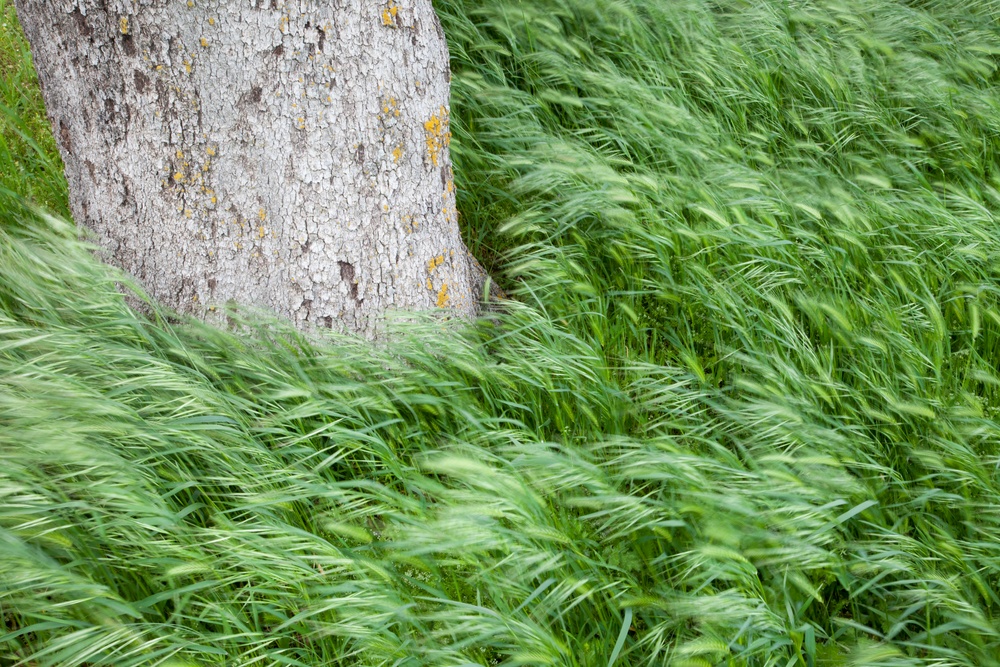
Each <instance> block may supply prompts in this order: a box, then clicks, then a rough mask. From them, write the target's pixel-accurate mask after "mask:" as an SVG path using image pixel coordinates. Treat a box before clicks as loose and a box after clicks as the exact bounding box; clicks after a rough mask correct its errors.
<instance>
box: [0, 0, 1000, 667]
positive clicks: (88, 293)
mask: <svg viewBox="0 0 1000 667" xmlns="http://www.w3.org/2000/svg"><path fill="white" fill-rule="evenodd" d="M0 1H2V0H0ZM3 7H4V5H2V4H0V8H3ZM438 11H439V13H440V14H441V15H442V19H443V22H444V24H445V29H446V32H447V34H448V38H449V44H450V48H451V53H452V59H453V63H452V65H453V71H454V79H453V95H454V100H453V110H452V114H453V131H454V133H455V140H454V144H453V147H454V157H455V164H456V177H457V179H458V181H459V185H460V188H459V192H460V202H459V204H460V209H461V210H462V212H463V217H462V223H463V225H464V231H465V233H466V235H467V239H468V242H469V245H470V246H471V247H472V248H473V249H474V250H475V251H476V252H477V254H479V255H480V256H481V257H483V258H484V262H485V263H486V264H488V265H490V266H491V268H492V269H493V270H494V271H495V272H496V274H497V275H498V277H499V278H500V279H501V280H502V281H503V284H504V286H505V287H506V288H508V291H509V292H511V293H512V294H514V295H515V296H516V300H515V301H512V302H510V303H509V306H508V308H507V312H506V313H504V314H502V315H498V316H495V317H491V318H489V319H488V320H484V321H482V322H479V323H476V324H475V325H474V326H466V327H459V326H457V325H455V326H450V327H444V328H443V327H442V324H441V323H440V322H435V321H433V320H429V321H426V322H422V323H420V322H418V323H408V324H405V325H404V324H400V325H399V331H398V332H397V334H396V339H397V340H398V343H397V344H394V346H393V347H392V349H391V350H385V349H381V348H373V347H371V346H368V345H366V344H363V343H361V342H358V341H355V340H351V339H321V340H314V339H309V338H306V337H305V336H303V335H301V334H298V333H295V332H294V331H291V330H289V329H288V328H287V327H285V326H284V325H283V324H281V323H278V322H271V321H267V320H266V319H262V318H261V317H260V316H259V315H246V314H239V313H234V317H235V318H237V319H239V320H240V321H241V322H242V325H241V326H239V327H237V328H236V329H235V330H236V331H238V332H239V333H234V332H225V331H219V330H216V329H212V328H210V327H207V326H204V325H201V324H197V323H192V322H184V323H180V324H177V323H172V322H173V320H171V319H170V318H168V317H167V316H166V315H165V314H163V313H160V312H159V311H158V310H155V309H154V313H153V316H152V317H150V318H143V317H140V316H137V315H136V314H134V313H133V312H132V311H130V310H129V309H128V308H127V307H126V306H125V305H124V303H123V299H122V297H121V295H120V292H119V289H118V288H117V287H116V281H118V282H120V281H124V282H125V284H126V285H127V284H128V282H127V280H125V279H124V278H123V277H122V276H120V275H118V274H117V273H116V272H115V271H114V270H112V269H110V268H108V267H106V266H103V265H100V264H98V263H97V262H96V261H95V260H94V259H93V258H92V256H91V255H90V254H89V252H88V247H87V246H86V245H85V243H83V242H81V241H79V240H77V237H76V234H75V231H74V230H73V229H72V228H71V227H70V226H68V225H67V224H66V223H63V222H60V221H59V220H57V219H55V218H50V217H48V216H46V215H43V214H39V213H38V212H37V209H35V208H32V207H29V206H24V205H20V204H17V203H16V202H15V201H14V200H11V203H9V204H7V205H6V208H4V210H3V212H2V213H0V216H2V220H0V235H2V237H3V238H2V239H0V271H2V272H3V273H2V280H0V618H2V623H3V626H0V664H3V665H8V664H9V665H32V666H34V665H100V664H107V665H174V666H179V665H229V664H232V665H326V664H358V665H422V664H433V665H438V664H443V665H463V664H482V665H492V664H504V665H545V664H553V665H556V664H558V665H581V666H582V665H600V666H602V667H603V666H604V665H619V666H620V665H658V664H671V665H689V666H698V665H727V666H730V665H732V666H771V665H774V666H781V667H784V666H788V667H793V666H796V665H798V666H803V667H814V666H817V665H859V666H860V665H884V666H887V667H889V666H892V667H901V666H911V665H913V666H916V665H928V666H930V665H934V666H935V667H943V666H945V665H969V666H987V665H997V664H998V663H1000V658H998V656H1000V625H998V619H1000V597H998V595H1000V594H998V591H1000V509H998V508H1000V478H998V470H1000V456H998V454H1000V446H998V445H1000V427H998V422H997V414H998V408H1000V394H998V387H1000V373H998V370H997V368H998V362H1000V348H998V342H1000V302H998V295H1000V290H998V271H997V266H998V260H1000V225H998V224H997V218H996V216H997V211H998V207H1000V194H998V191H997V187H998V183H1000V181H998V172H997V166H998V159H997V158H998V150H1000V144H998V140H997V137H998V136H1000V134H998V130H1000V127H998V125H1000V115H998V102H1000V96H998V94H997V92H996V84H997V77H998V66H1000V60H998V56H1000V29H998V28H997V26H998V25H1000V23H998V21H997V19H998V18H1000V16H998V15H1000V6H998V5H997V4H996V3H992V2H986V1H980V2H976V3H970V2H968V1H965V2H948V1H938V2H888V1H880V0H843V1H840V2H837V1H833V0H827V1H823V2H813V3H805V2H802V3H799V2H779V1H778V0H762V1H760V2H742V1H738V0H716V1H715V2H704V1H698V2H696V1H694V0H690V1H671V2H666V1H659V0H654V1H652V2H650V1H646V2H632V1H631V0H618V1H611V0H600V1H598V0H573V1H572V2H570V1H569V0H565V1H564V0H538V1H536V2H532V3H523V2H518V1H515V0H490V1H489V2H475V3H473V2H469V3H466V2H464V1H463V0H445V1H442V2H439V3H438ZM6 12H7V13H6V14H4V16H5V17H6V19H9V18H10V17H11V16H12V15H11V14H10V10H9V8H8V9H6ZM5 34H6V33H5ZM8 45H13V46H8ZM4 48H5V51H4V53H3V56H2V57H0V62H3V63H14V64H15V66H16V71H18V72H20V73H21V75H22V76H23V75H24V72H25V69H24V68H25V67H26V66H27V63H28V57H27V55H26V54H25V53H24V51H23V42H21V41H17V39H16V38H11V39H10V40H9V41H8V42H5V46H4ZM16 49H22V50H21V51H17V50H16ZM4 67H9V65H8V64H5V65H4ZM5 71H7V70H5ZM25 81H27V79H25ZM15 88H16V89H17V90H19V91H21V93H20V94H22V97H18V98H17V99H16V100H15V101H14V102H10V101H5V102H4V105H5V108H7V109H16V111H15V112H13V113H9V114H7V115H6V116H5V117H4V118H5V123H6V125H5V126H4V134H3V136H4V137H14V138H15V140H17V141H22V144H18V145H19V146H21V148H18V149H16V150H14V151H11V150H9V151H8V153H7V154H6V155H9V156H11V157H9V158H3V159H5V160H7V161H6V162H0V166H2V169H3V173H4V178H5V179H7V178H13V177H10V176H9V174H10V173H13V172H9V171H8V170H9V166H8V165H9V164H10V162H11V161H21V163H22V164H27V165H29V166H30V165H35V166H34V167H30V168H26V169H25V170H24V171H22V172H18V173H22V174H33V175H32V176H30V177H29V176H25V180H24V182H23V183H21V184H18V181H16V180H5V181H4V183H5V184H7V185H5V187H8V188H10V189H16V190H17V191H18V192H20V193H21V194H22V195H24V196H26V197H29V198H30V199H32V200H33V201H35V202H40V203H43V204H45V205H48V206H50V207H55V208H56V209H57V210H63V211H64V204H59V202H63V201H65V199H64V198H65V194H64V192H62V191H61V190H58V187H59V186H58V185H57V183H58V180H57V179H55V178H54V177H51V176H50V175H51V174H52V173H54V172H52V171H51V168H50V167H48V166H39V165H47V164H50V163H51V161H52V160H54V158H53V157H52V144H51V138H50V137H48V136H47V135H42V134H37V133H38V131H39V128H40V127H41V125H40V121H39V119H43V118H44V116H43V113H42V110H41V108H40V106H39V102H38V99H37V96H36V93H35V92H33V91H34V90H35V89H34V88H32V87H31V86H30V84H27V83H25V84H22V85H20V86H19V87H15ZM13 89H14V88H10V87H8V88H7V89H5V90H8V91H9V90H13ZM7 94H9V93H7ZM5 99H7V100H9V99H10V98H5ZM18 105H20V106H18ZM18 128H22V131H20V132H19V130H18ZM23 128H28V129H30V132H29V131H27V130H24V129H23ZM31 128H33V129H31ZM32 133H35V134H32ZM17 137H21V138H20V139H17ZM29 139H30V140H29ZM8 141H13V140H8ZM31 142H34V143H35V144H36V145H37V146H39V147H42V149H43V150H41V151H40V152H39V151H35V152H32V150H34V149H32V148H31V146H32V143H31ZM8 145H13V144H8ZM0 157H2V156H0ZM32 169H34V171H32ZM33 188H34V189H33ZM5 201H6V200H5ZM59 206H63V208H62V209H59ZM131 289H138V288H136V287H134V286H133V287H132V288H131Z"/></svg>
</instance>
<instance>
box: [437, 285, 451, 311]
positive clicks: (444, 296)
mask: <svg viewBox="0 0 1000 667" xmlns="http://www.w3.org/2000/svg"><path fill="white" fill-rule="evenodd" d="M450 298H451V297H449V296H448V283H441V289H440V290H439V291H438V299H437V307H438V308H444V307H445V306H447V305H448V300H449V299H450Z"/></svg>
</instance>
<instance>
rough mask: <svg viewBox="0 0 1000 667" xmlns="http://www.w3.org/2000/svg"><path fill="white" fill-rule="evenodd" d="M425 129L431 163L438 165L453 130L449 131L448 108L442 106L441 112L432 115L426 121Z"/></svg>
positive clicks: (449, 141)
mask: <svg viewBox="0 0 1000 667" xmlns="http://www.w3.org/2000/svg"><path fill="white" fill-rule="evenodd" d="M424 131H425V132H426V134H427V154H428V155H429V156H430V158H431V163H432V164H433V165H434V166H435V167H437V166H438V158H439V156H440V155H441V151H442V150H444V149H445V148H447V147H448V144H450V143H451V132H449V131H448V110H447V109H445V108H444V107H443V106H442V107H441V112H440V114H435V115H433V116H431V118H430V120H428V121H427V122H426V123H424Z"/></svg>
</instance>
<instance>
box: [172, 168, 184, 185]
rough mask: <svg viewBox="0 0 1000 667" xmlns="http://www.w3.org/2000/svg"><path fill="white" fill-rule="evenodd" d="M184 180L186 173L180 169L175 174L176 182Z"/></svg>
mask: <svg viewBox="0 0 1000 667" xmlns="http://www.w3.org/2000/svg"><path fill="white" fill-rule="evenodd" d="M183 180H184V174H183V173H181V172H179V171H178V172H176V173H175V174H174V183H180V182H181V181H183Z"/></svg>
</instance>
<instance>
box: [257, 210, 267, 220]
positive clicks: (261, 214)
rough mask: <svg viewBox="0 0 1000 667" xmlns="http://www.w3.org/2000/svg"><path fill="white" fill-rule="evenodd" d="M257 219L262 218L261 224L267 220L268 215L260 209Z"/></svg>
mask: <svg viewBox="0 0 1000 667" xmlns="http://www.w3.org/2000/svg"><path fill="white" fill-rule="evenodd" d="M257 217H258V218H260V221H261V222H264V220H266V219H267V213H265V212H264V209H260V210H259V211H257Z"/></svg>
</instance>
